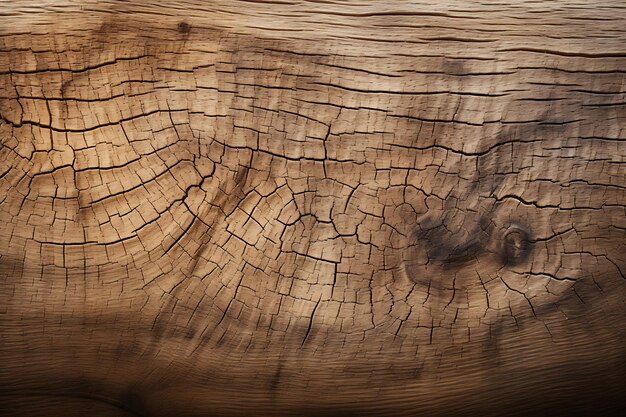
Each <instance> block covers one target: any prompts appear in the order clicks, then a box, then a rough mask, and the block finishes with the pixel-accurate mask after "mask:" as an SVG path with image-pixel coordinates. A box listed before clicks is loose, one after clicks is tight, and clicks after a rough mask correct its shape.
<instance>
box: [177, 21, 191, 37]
mask: <svg viewBox="0 0 626 417" xmlns="http://www.w3.org/2000/svg"><path fill="white" fill-rule="evenodd" d="M190 30H191V25H190V24H189V23H187V22H180V23H179V24H178V31H179V32H180V33H185V34H186V33H189V31H190Z"/></svg>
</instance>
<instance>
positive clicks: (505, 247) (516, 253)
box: [501, 225, 530, 265]
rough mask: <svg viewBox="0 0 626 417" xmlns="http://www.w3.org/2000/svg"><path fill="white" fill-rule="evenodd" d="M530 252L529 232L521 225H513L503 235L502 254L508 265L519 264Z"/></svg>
mask: <svg viewBox="0 0 626 417" xmlns="http://www.w3.org/2000/svg"><path fill="white" fill-rule="evenodd" d="M529 253H530V240H529V233H528V231H527V230H526V229H524V228H523V227H522V226H519V225H511V226H509V228H508V229H507V230H506V231H505V232H504V235H503V237H502V248H501V256H502V261H503V262H504V263H505V264H507V265H517V264H519V263H520V262H522V261H524V260H525V259H526V258H527V257H528V255H529Z"/></svg>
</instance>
